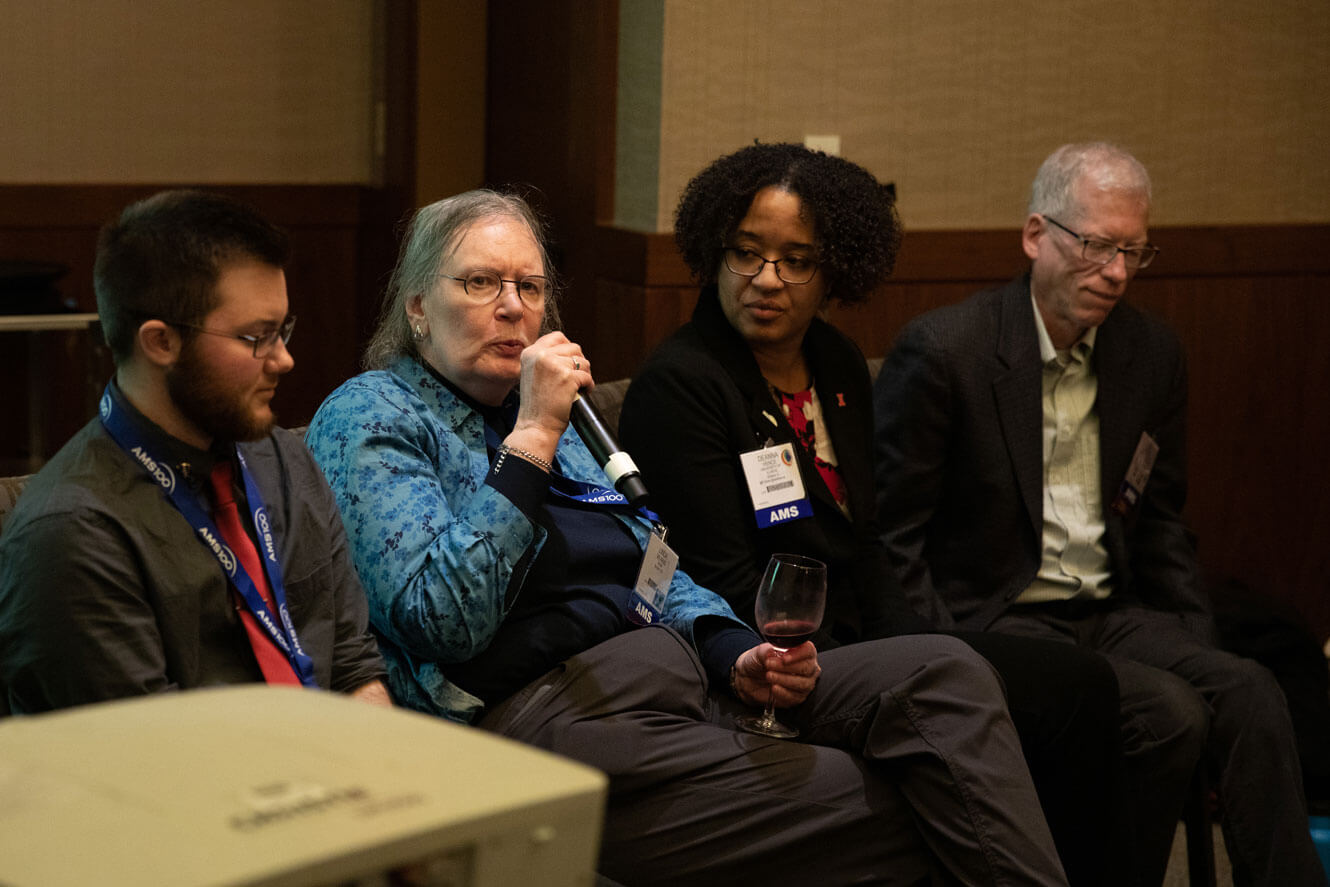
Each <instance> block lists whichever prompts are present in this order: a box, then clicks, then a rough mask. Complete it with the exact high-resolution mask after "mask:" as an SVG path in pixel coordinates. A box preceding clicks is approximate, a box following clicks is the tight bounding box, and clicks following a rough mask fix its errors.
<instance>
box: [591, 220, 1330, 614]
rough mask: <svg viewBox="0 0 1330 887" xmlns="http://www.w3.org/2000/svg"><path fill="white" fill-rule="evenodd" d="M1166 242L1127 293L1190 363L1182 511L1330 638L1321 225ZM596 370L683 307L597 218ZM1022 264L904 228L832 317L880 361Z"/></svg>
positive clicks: (673, 265) (657, 259) (639, 350)
mask: <svg viewBox="0 0 1330 887" xmlns="http://www.w3.org/2000/svg"><path fill="white" fill-rule="evenodd" d="M1151 233H1152V235H1153V236H1154V238H1155V242H1156V243H1158V244H1159V245H1160V246H1161V247H1162V248H1163V249H1164V253H1163V256H1162V257H1161V259H1160V260H1159V262H1158V263H1157V264H1156V266H1154V267H1152V268H1150V269H1147V270H1146V271H1145V272H1143V273H1142V274H1141V275H1139V276H1138V277H1137V279H1136V280H1135V281H1134V283H1133V285H1132V288H1131V290H1130V292H1129V296H1128V298H1129V299H1130V300H1131V302H1132V303H1133V304H1135V305H1137V306H1138V307H1141V308H1143V309H1144V310H1146V311H1148V312H1150V313H1152V314H1154V315H1156V316H1158V317H1160V318H1161V319H1162V320H1164V321H1165V322H1166V323H1168V324H1169V325H1170V326H1171V327H1172V328H1173V329H1174V330H1176V331H1177V333H1178V335H1179V337H1180V338H1181V340H1182V344H1183V348H1184V349H1185V351H1186V353H1187V356H1188V361H1189V367H1190V404H1189V436H1188V447H1187V449H1188V459H1189V462H1190V478H1191V494H1190V498H1189V502H1188V507H1187V514H1188V519H1189V521H1190V522H1191V524H1192V526H1193V528H1194V529H1195V530H1196V532H1197V535H1198V538H1199V545H1200V549H1199V550H1200V558H1201V564H1202V568H1203V569H1204V570H1205V571H1206V572H1207V573H1208V574H1210V575H1212V576H1213V577H1216V578H1233V579H1237V580H1239V581H1242V582H1245V583H1247V584H1248V585H1250V586H1251V587H1253V588H1255V589H1258V590H1260V591H1264V592H1267V593H1269V594H1272V595H1274V596H1276V597H1278V598H1280V599H1281V600H1284V601H1287V602H1289V603H1291V604H1292V605H1294V606H1295V607H1296V608H1297V609H1298V610H1299V611H1300V612H1301V613H1302V614H1303V615H1304V616H1305V617H1306V618H1307V620H1308V621H1309V622H1310V623H1311V624H1312V626H1313V628H1314V629H1315V630H1316V631H1317V633H1318V636H1319V637H1320V638H1321V639H1325V638H1326V637H1327V636H1330V594H1328V593H1327V592H1330V545H1328V544H1327V542H1328V540H1330V457H1327V455H1326V453H1327V450H1328V449H1330V446H1328V444H1330V396H1327V393H1326V388H1327V385H1330V350H1327V349H1326V348H1325V343H1326V342H1327V341H1330V226H1325V225H1311V226H1242V227H1197V228H1158V229H1152V231H1151ZM597 246H598V251H599V257H600V263H601V264H600V267H601V269H602V274H603V277H602V279H601V280H600V281H599V282H598V287H597V291H598V294H600V298H599V301H598V305H597V313H598V315H599V317H600V318H601V326H600V327H598V329H597V338H596V340H595V341H594V342H593V343H584V344H586V346H587V351H588V353H589V354H591V355H592V356H593V358H594V359H595V360H596V362H597V363H596V374H597V377H598V378H601V379H603V380H608V379H611V378H615V377H617V376H623V375H631V374H632V373H633V372H634V371H635V370H636V368H637V367H638V366H639V365H640V363H641V360H642V358H643V357H645V355H646V354H647V353H649V352H650V349H651V348H652V347H654V346H655V345H656V344H658V343H659V342H660V341H661V340H663V339H664V338H665V337H666V336H668V335H669V334H670V332H672V331H673V330H674V329H675V328H676V327H677V326H678V325H679V323H681V322H682V321H683V320H685V319H686V318H687V317H688V315H689V314H690V313H691V311H692V306H693V304H694V302H695V301H696V289H695V287H693V286H692V285H691V284H690V281H689V277H688V272H687V270H686V268H685V267H684V266H683V263H682V261H681V260H680V259H679V258H678V255H677V253H676V252H675V250H674V245H673V242H672V240H671V238H670V237H669V235H665V234H634V233H632V232H626V231H617V230H611V229H601V230H600V231H599V232H598V236H597ZM1023 267H1024V259H1023V257H1022V256H1021V253H1020V250H1019V235H1018V233H1017V232H1016V231H1014V230H1012V231H970V232H964V231H940V232H927V231H925V232H913V233H907V234H906V236H905V242H904V245H903V247H902V251H901V258H900V261H899V263H898V264H897V269H896V274H895V276H894V278H893V279H892V281H891V282H889V283H888V284H887V285H886V286H885V287H883V289H882V291H881V292H879V293H878V294H876V295H875V296H874V298H873V299H871V300H870V301H869V302H868V303H867V304H865V305H862V306H857V307H852V308H833V309H832V310H831V312H830V319H831V320H832V322H833V323H835V324H836V325H837V326H839V327H840V328H841V329H843V330H845V331H846V333H847V334H848V335H850V336H851V338H853V339H854V340H855V341H856V342H857V343H858V344H859V346H860V347H861V348H862V349H863V350H864V353H865V354H866V355H867V356H868V357H870V358H873V357H881V356H882V355H883V354H884V353H885V352H886V350H887V349H888V348H889V347H890V343H891V342H892V340H893V339H894V338H895V336H896V334H897V333H898V332H899V330H900V328H901V327H902V326H903V325H904V324H905V323H906V322H907V321H908V320H909V319H910V318H911V317H914V316H915V315H917V314H920V313H922V312H924V311H927V310H929V309H931V308H935V307H938V306H940V305H945V304H949V303H951V302H955V301H959V300H961V299H964V298H965V297H966V296H968V295H970V294H971V293H973V292H975V291H976V290H978V289H981V288H983V287H986V286H991V285H995V284H998V283H1001V282H1004V281H1006V280H1008V279H1010V278H1011V277H1013V276H1014V275H1015V274H1017V273H1019V272H1020V271H1021V270H1022V268H1023Z"/></svg>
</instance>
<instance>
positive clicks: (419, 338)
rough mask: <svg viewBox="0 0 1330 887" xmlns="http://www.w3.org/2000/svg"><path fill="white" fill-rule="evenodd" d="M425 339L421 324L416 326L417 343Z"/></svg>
mask: <svg viewBox="0 0 1330 887" xmlns="http://www.w3.org/2000/svg"><path fill="white" fill-rule="evenodd" d="M423 338H425V334H424V333H422V332H421V331H420V324H416V341H417V342H419V341H420V340H421V339H423Z"/></svg>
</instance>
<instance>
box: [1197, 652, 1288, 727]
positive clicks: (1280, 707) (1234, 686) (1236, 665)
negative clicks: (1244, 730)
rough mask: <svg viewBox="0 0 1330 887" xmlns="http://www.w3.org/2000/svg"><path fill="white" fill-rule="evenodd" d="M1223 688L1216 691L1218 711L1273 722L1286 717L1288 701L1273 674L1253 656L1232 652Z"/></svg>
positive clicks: (1257, 721)
mask: <svg viewBox="0 0 1330 887" xmlns="http://www.w3.org/2000/svg"><path fill="white" fill-rule="evenodd" d="M1222 686H1223V688H1224V689H1222V690H1221V691H1220V693H1219V694H1217V698H1216V699H1215V705H1216V709H1217V715H1222V713H1223V711H1225V710H1234V711H1237V712H1239V713H1240V715H1241V717H1242V718H1243V719H1244V720H1250V721H1254V722H1256V723H1271V722H1272V719H1279V718H1282V719H1284V720H1287V719H1288V717H1289V715H1288V701H1287V700H1286V699H1285V698H1284V691H1283V689H1282V688H1281V687H1280V686H1279V682H1278V681H1276V680H1275V676H1274V674H1272V673H1271V671H1270V670H1269V669H1268V668H1266V667H1265V666H1264V665H1261V664H1260V663H1259V662H1257V661H1255V660H1254V659H1247V658H1245V657H1242V656H1236V655H1229V656H1228V657H1227V662H1226V668H1225V673H1224V676H1223V679H1222Z"/></svg>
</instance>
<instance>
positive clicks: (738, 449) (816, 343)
mask: <svg viewBox="0 0 1330 887" xmlns="http://www.w3.org/2000/svg"><path fill="white" fill-rule="evenodd" d="M804 349H805V355H806V357H807V359H808V363H809V366H810V368H811V370H812V373H813V381H814V385H815V387H816V389H817V394H818V399H819V401H820V404H821V407H822V415H823V418H824V420H825V422H826V425H827V429H828V431H829V433H830V435H831V439H832V443H833V445H834V446H835V449H836V456H837V459H838V462H839V468H840V471H841V474H842V475H843V477H844V478H845V483H846V487H847V489H848V494H849V511H850V516H849V517H848V518H847V517H846V516H845V514H844V513H843V512H842V511H841V510H840V508H839V507H838V506H837V505H836V502H835V499H834V498H833V497H832V495H831V491H830V490H829V489H827V486H826V483H825V482H824V481H823V480H822V476H821V475H820V474H819V473H818V471H817V468H816V466H815V465H814V464H813V460H812V458H811V457H810V456H809V455H808V454H807V453H805V452H804V451H803V449H802V448H801V447H800V446H799V445H798V443H797V441H796V438H795V435H794V430H793V429H792V428H791V427H790V425H789V423H788V422H787V421H786V420H785V416H784V414H783V412H782V411H781V408H780V407H779V405H778V404H777V403H776V401H775V399H774V398H772V396H771V394H770V392H769V390H768V388H767V384H766V380H765V379H764V378H763V377H762V374H761V372H760V371H759V370H758V366H757V362H756V361H755V360H754V358H753V355H752V352H751V351H750V350H749V348H748V346H747V344H746V343H745V342H744V341H743V339H742V337H740V336H739V334H738V333H736V332H735V331H734V329H733V328H732V327H731V326H730V324H729V321H727V320H726V319H725V316H724V314H723V313H722V312H721V309H720V303H719V301H718V297H717V295H716V290H715V287H714V286H712V287H708V288H706V289H704V290H703V291H702V294H701V296H700V297H699V299H698V304H697V307H696V309H695V310H694V312H693V319H692V321H691V322H690V323H688V324H685V325H684V326H683V327H682V328H681V329H680V330H679V331H678V332H676V333H675V334H674V335H673V336H672V337H671V338H669V339H668V340H666V341H665V342H664V343H663V344H662V345H661V346H660V347H659V348H658V349H657V350H656V352H655V353H654V354H652V355H651V357H650V358H649V359H648V360H647V362H646V364H645V365H644V366H643V368H642V371H641V372H640V373H639V374H638V375H637V377H636V378H634V379H633V382H632V385H631V386H629V389H628V394H627V395H626V396H625V398H624V403H623V412H622V413H621V414H620V416H619V434H620V441H621V443H622V444H623V446H624V448H625V449H626V450H627V451H628V452H629V453H631V454H632V456H633V459H634V460H635V461H636V462H637V465H638V467H639V468H640V469H641V471H642V474H643V479H644V480H645V481H646V484H647V488H648V489H649V490H650V491H651V497H652V501H653V502H654V503H655V504H656V506H657V508H658V510H659V511H660V513H661V515H662V517H663V518H664V519H665V520H666V522H667V523H668V525H669V527H670V533H671V535H670V543H671V545H672V547H673V548H674V549H675V551H677V552H678V553H679V556H680V565H681V566H682V567H683V568H684V569H685V570H687V571H688V573H689V575H690V576H692V577H693V579H694V580H696V581H697V582H698V583H699V584H700V585H704V586H707V587H709V588H711V589H713V590H714V591H716V592H718V593H719V594H721V595H723V596H724V597H725V598H726V599H727V600H729V602H730V604H731V606H733V607H734V610H735V612H736V613H737V614H738V616H739V618H741V619H745V620H748V621H749V622H751V621H752V620H753V603H754V600H755V598H756V596H757V586H758V582H759V581H760V579H761V577H762V571H763V570H764V569H765V568H766V564H767V560H768V558H770V556H771V555H772V554H774V553H777V552H793V553H796V554H803V555H807V556H809V557H815V558H817V559H819V560H822V561H824V562H826V563H827V565H828V600H827V618H826V619H825V620H824V622H823V632H822V633H821V634H820V635H819V636H818V637H817V638H816V639H815V641H816V643H817V644H818V646H819V648H823V649H825V648H828V647H830V646H835V645H836V644H837V643H850V642H853V641H856V640H863V639H867V638H873V637H883V636H886V635H888V634H894V633H900V632H903V631H924V630H928V628H929V626H928V624H927V623H925V622H924V621H923V620H921V619H919V618H918V617H917V616H916V615H915V614H914V613H912V612H911V611H910V610H909V607H908V606H907V605H906V603H905V599H904V596H903V595H902V594H901V592H900V589H899V586H898V585H897V584H896V582H895V579H894V576H893V575H892V573H891V571H890V570H889V569H888V568H887V567H886V564H885V561H884V560H883V552H882V550H881V547H880V544H879V542H878V538H877V536H878V533H877V527H876V521H875V517H874V509H875V499H874V491H873V466H872V404H871V387H870V381H869V375H868V368H867V365H866V364H865V361H864V358H863V355H862V354H861V353H860V352H859V349H858V348H857V347H856V346H855V345H854V343H853V342H851V341H850V340H849V339H848V338H846V337H845V336H844V335H842V334H841V333H840V332H838V331H837V330H835V329H834V328H833V327H831V326H830V325H829V324H827V323H824V322H823V321H821V320H814V321H813V325H812V327H811V328H810V329H809V331H808V334H807V335H806V336H805V339H804ZM768 440H771V441H773V442H775V443H785V442H792V443H795V451H796V453H797V454H798V462H799V471H800V474H801V475H802V477H803V482H804V487H805V489H806V491H807V492H808V497H809V500H810V501H811V502H812V505H813V515H812V517H809V518H803V519H797V520H792V521H788V522H786V523H783V524H777V525H775V526H773V527H770V528H768V529H759V528H758V526H757V522H756V519H755V517H754V514H753V504H752V500H751V498H750V496H749V494H748V486H747V483H746V482H745V480H744V474H743V469H742V467H741V465H740V462H739V454H740V453H744V452H747V451H749V450H754V449H757V448H759V447H761V446H763V445H764V444H765V443H766V442H767V441H768Z"/></svg>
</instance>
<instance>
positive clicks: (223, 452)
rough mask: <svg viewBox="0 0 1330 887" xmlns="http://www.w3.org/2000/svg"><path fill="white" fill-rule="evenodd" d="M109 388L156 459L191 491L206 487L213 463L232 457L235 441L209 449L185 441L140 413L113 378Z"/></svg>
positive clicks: (116, 403)
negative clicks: (166, 465)
mask: <svg viewBox="0 0 1330 887" xmlns="http://www.w3.org/2000/svg"><path fill="white" fill-rule="evenodd" d="M109 388H110V391H111V399H112V400H113V401H115V407H116V409H117V410H120V411H121V413H122V415H124V416H125V417H126V418H127V419H128V420H129V421H130V422H132V423H133V424H134V427H135V429H136V430H137V431H138V433H139V435H140V436H141V437H142V439H143V441H144V442H145V443H146V444H147V445H148V446H149V447H150V448H151V452H152V454H153V458H156V459H161V460H163V461H165V462H166V463H167V464H168V465H170V466H171V467H172V468H174V469H175V471H176V476H177V477H180V478H183V479H184V481H185V484H186V485H187V486H188V487H189V488H190V489H191V490H193V491H195V492H198V491H199V490H201V489H203V487H204V485H205V484H206V483H207V481H208V475H209V474H211V473H212V467H213V465H215V464H216V463H217V462H218V461H219V460H221V459H225V458H230V457H231V454H232V453H234V452H235V444H233V443H230V442H226V441H214V442H213V445H212V448H211V449H209V450H200V449H199V448H198V447H195V446H192V445H190V444H187V443H185V442H184V441H183V440H181V439H180V438H178V437H175V436H173V435H171V434H170V433H168V432H167V431H166V430H164V429H163V428H162V427H161V426H160V425H158V424H157V423H156V422H154V421H152V420H151V419H149V418H148V417H147V416H145V415H143V413H141V412H139V410H138V408H137V407H135V406H134V405H133V404H132V403H130V402H129V398H127V397H126V396H125V393H124V392H123V391H121V390H120V385H119V384H118V383H117V382H116V380H115V379H114V378H112V379H111V384H110V386H109Z"/></svg>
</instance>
